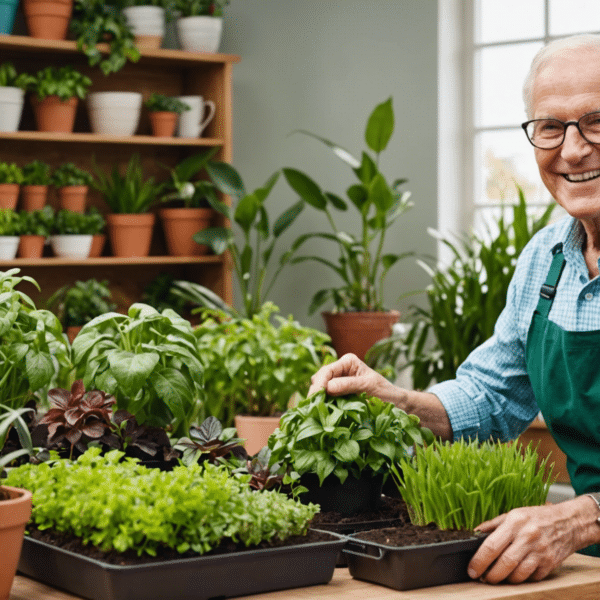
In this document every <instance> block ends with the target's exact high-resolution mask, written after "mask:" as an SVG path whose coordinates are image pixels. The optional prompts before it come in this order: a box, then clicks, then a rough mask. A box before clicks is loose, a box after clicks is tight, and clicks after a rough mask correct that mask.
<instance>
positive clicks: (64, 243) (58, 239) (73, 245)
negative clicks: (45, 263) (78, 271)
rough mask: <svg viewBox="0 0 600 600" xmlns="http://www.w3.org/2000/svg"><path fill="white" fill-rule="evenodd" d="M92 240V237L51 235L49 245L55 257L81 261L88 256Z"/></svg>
mask: <svg viewBox="0 0 600 600" xmlns="http://www.w3.org/2000/svg"><path fill="white" fill-rule="evenodd" d="M93 238H94V236H93V235H76V234H69V235H53V236H51V237H50V245H51V246H52V252H54V254H55V255H56V256H59V257H61V258H75V259H82V260H83V259H85V258H87V257H88V256H89V255H90V250H91V249H92V240H93Z"/></svg>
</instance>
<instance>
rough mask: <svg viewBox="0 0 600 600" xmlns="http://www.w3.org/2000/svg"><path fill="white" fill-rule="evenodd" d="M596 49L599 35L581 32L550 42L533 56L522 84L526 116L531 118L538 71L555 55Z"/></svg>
mask: <svg viewBox="0 0 600 600" xmlns="http://www.w3.org/2000/svg"><path fill="white" fill-rule="evenodd" d="M583 49H587V50H596V51H597V52H598V53H599V54H600V35H597V34H592V33H582V34H579V35H572V36H569V37H566V38H560V39H558V40H554V41H553V42H550V43H549V44H547V45H546V46H544V47H543V48H541V49H540V50H539V51H538V53H537V54H536V55H535V56H534V58H533V61H532V62H531V67H530V68H529V73H527V77H526V78H525V83H524V84H523V101H524V102H525V112H526V113H527V118H528V119H531V118H533V85H534V83H535V78H536V77H537V76H538V75H539V73H540V71H541V70H542V69H543V68H544V67H545V66H546V65H547V64H548V63H549V62H550V61H551V60H552V59H553V58H555V57H556V56H557V55H562V54H564V53H566V52H569V51H573V50H583Z"/></svg>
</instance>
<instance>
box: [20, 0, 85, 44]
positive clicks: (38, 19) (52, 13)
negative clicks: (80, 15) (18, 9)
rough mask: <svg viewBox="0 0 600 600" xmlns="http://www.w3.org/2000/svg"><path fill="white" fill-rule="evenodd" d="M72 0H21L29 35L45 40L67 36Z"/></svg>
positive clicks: (61, 38)
mask: <svg viewBox="0 0 600 600" xmlns="http://www.w3.org/2000/svg"><path fill="white" fill-rule="evenodd" d="M72 12H73V0H23V13H24V14H25V22H26V23H27V29H28V31H29V35H30V36H31V37H34V38H41V39H45V40H64V39H66V37H67V29H68V28H69V19H70V18H71V13H72Z"/></svg>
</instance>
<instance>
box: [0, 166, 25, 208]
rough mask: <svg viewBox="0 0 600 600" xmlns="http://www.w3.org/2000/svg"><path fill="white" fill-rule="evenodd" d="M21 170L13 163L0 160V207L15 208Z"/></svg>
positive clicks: (20, 180) (21, 174) (21, 176)
mask: <svg viewBox="0 0 600 600" xmlns="http://www.w3.org/2000/svg"><path fill="white" fill-rule="evenodd" d="M22 183H23V171H22V169H21V168H20V167H19V166H17V165H16V164H15V163H7V162H0V208H11V209H13V210H14V209H15V208H17V200H18V199H19V189H20V185H21V184H22Z"/></svg>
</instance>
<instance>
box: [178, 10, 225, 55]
mask: <svg viewBox="0 0 600 600" xmlns="http://www.w3.org/2000/svg"><path fill="white" fill-rule="evenodd" d="M222 32H223V18H222V17H180V18H179V19H178V20H177V35H178V36H179V43H180V45H181V48H182V49H183V50H187V51H188V52H217V51H218V50H219V44H220V43H221V33H222Z"/></svg>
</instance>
